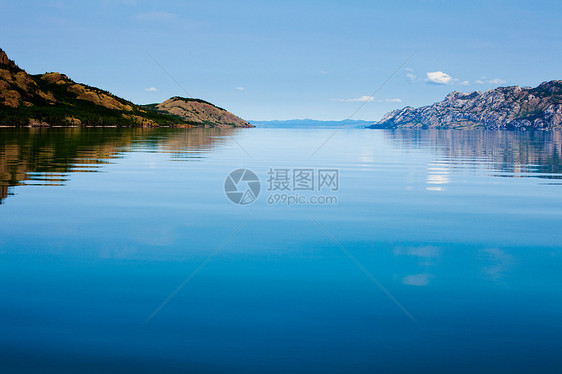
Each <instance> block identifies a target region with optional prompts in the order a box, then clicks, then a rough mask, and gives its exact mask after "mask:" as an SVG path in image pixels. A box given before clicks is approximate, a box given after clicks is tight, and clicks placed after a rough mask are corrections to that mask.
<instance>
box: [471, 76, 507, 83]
mask: <svg viewBox="0 0 562 374" xmlns="http://www.w3.org/2000/svg"><path fill="white" fill-rule="evenodd" d="M475 83H478V84H505V83H507V81H506V80H504V79H500V78H494V79H486V77H481V78H480V79H478V80H476V81H475Z"/></svg>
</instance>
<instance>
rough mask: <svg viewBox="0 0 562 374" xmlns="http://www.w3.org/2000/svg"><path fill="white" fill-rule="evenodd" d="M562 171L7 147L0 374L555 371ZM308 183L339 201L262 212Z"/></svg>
mask: <svg viewBox="0 0 562 374" xmlns="http://www.w3.org/2000/svg"><path fill="white" fill-rule="evenodd" d="M326 140H327V142H326ZM324 142H325V144H324V145H322V144H323V143H324ZM561 160H562V134H560V133H556V132H544V133H542V132H541V133H533V132H521V133H517V132H470V131H465V132H463V131H383V130H367V129H348V130H346V129H342V130H339V131H334V129H240V130H215V129H140V130H139V129H137V130H133V129H103V130H102V129H82V130H80V129H70V130H69V129H51V130H27V129H26V130H13V129H0V184H1V188H2V189H1V190H0V191H2V195H0V197H2V200H1V202H2V205H0V371H1V372H2V373H4V372H5V373H12V372H13V373H16V372H17V373H27V372H29V373H36V372H41V373H61V372H92V373H98V372H119V373H124V372H132V373H152V372H158V373H160V372H189V373H191V372H201V373H218V372H229V373H238V372H239V373H265V372H267V373H313V372H315V373H316V372H318V373H348V372H349V373H351V372H353V373H372V372H385V373H409V372H412V373H476V372H478V373H529V372H540V373H559V372H561V370H562V354H561V353H562V339H561V336H562V240H561V239H562V230H561V229H562V168H561V166H560V165H561ZM239 168H247V169H251V170H252V171H254V172H255V173H256V174H257V175H258V176H259V178H260V180H261V191H260V195H259V196H258V198H257V200H256V201H255V202H253V203H252V204H248V205H244V206H240V205H236V204H233V203H232V202H231V201H229V200H228V198H227V197H226V195H225V193H224V183H225V179H226V177H227V175H228V174H229V173H230V172H231V171H233V170H235V169H239ZM304 168H306V169H312V170H315V171H316V172H317V171H318V169H336V170H338V172H339V174H338V176H339V188H338V190H337V191H326V190H324V191H316V192H314V193H312V194H314V195H330V196H333V197H336V198H337V202H335V203H331V204H323V205H322V204H291V205H287V204H271V203H268V197H270V196H271V195H272V194H274V193H276V191H268V172H269V171H270V170H271V169H289V170H291V171H292V170H294V169H304ZM277 192H278V191H277ZM285 192H286V193H287V194H289V195H294V194H295V191H288V192H287V191H285ZM301 194H302V195H304V196H307V197H308V196H309V195H310V194H311V193H307V192H301Z"/></svg>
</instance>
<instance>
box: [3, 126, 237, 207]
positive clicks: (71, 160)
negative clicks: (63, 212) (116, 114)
mask: <svg viewBox="0 0 562 374" xmlns="http://www.w3.org/2000/svg"><path fill="white" fill-rule="evenodd" d="M236 131H237V129H170V128H167V129H166V128H162V129H151V128H136V129H123V128H59V129H37V128H2V129H0V204H2V201H3V200H4V199H5V198H6V197H7V196H8V195H10V187H13V186H17V185H48V186H62V185H64V184H65V182H67V181H68V179H69V175H70V173H76V172H96V171H99V168H100V167H101V166H102V165H104V164H108V163H111V162H112V160H114V159H117V158H120V157H122V154H123V152H126V151H130V150H132V149H133V148H134V147H135V148H141V149H143V150H144V151H151V150H152V151H154V152H167V153H170V154H171V155H172V156H171V157H172V158H174V159H182V160H194V161H196V160H197V159H200V158H202V157H204V154H205V153H206V152H209V151H210V150H211V149H213V148H214V147H216V146H217V145H218V144H221V143H223V142H224V141H225V138H226V137H228V136H230V135H232V134H233V133H234V132H236Z"/></svg>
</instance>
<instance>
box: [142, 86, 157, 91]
mask: <svg viewBox="0 0 562 374" xmlns="http://www.w3.org/2000/svg"><path fill="white" fill-rule="evenodd" d="M144 90H145V91H146V92H156V91H158V89H157V88H156V87H148V88H145V89H144Z"/></svg>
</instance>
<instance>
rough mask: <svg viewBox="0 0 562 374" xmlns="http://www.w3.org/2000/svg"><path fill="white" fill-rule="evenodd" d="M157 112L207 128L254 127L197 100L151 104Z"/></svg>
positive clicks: (220, 109)
mask: <svg viewBox="0 0 562 374" xmlns="http://www.w3.org/2000/svg"><path fill="white" fill-rule="evenodd" d="M152 106H153V107H155V108H156V109H157V110H159V111H161V112H165V113H168V114H173V115H175V116H178V117H179V118H181V119H183V120H184V121H186V122H188V123H192V124H196V125H202V126H207V127H254V126H253V125H251V124H250V123H249V122H247V121H244V120H243V119H242V118H240V117H238V116H235V115H234V114H232V113H230V112H228V111H226V110H225V109H222V108H219V107H217V106H215V105H213V104H211V103H209V102H206V101H204V100H199V99H188V98H184V97H179V96H174V97H172V98H170V99H168V100H166V101H164V102H163V103H160V104H153V105H152Z"/></svg>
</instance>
